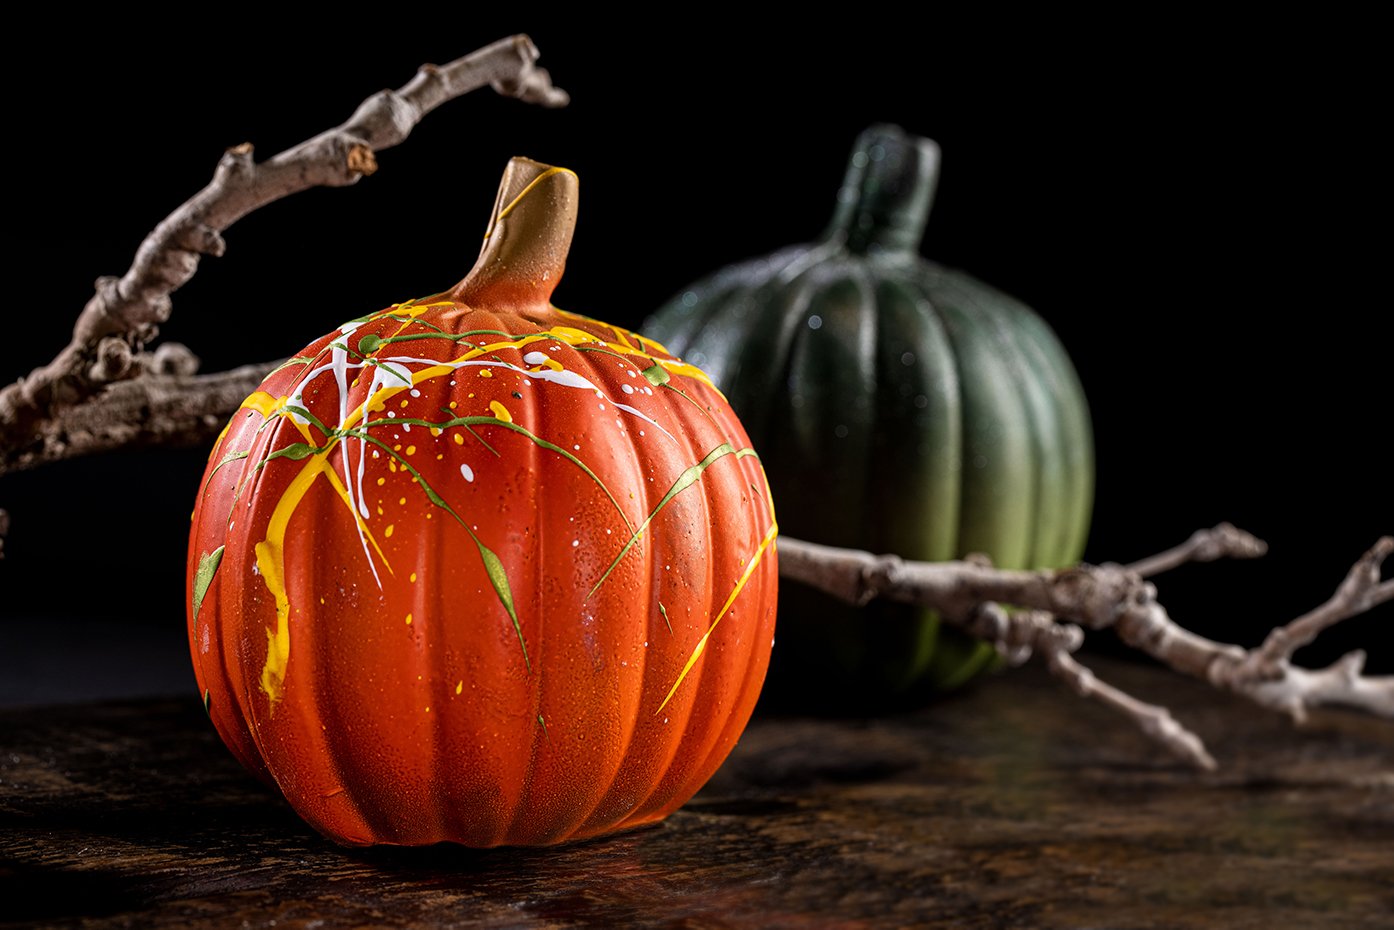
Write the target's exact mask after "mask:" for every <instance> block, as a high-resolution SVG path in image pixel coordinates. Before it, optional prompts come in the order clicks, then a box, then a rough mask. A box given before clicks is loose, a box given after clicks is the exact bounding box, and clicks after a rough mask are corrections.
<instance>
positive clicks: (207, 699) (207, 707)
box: [203, 688, 213, 717]
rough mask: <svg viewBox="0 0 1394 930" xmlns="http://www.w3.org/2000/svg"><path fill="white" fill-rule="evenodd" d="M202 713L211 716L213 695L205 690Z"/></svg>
mask: <svg viewBox="0 0 1394 930" xmlns="http://www.w3.org/2000/svg"><path fill="white" fill-rule="evenodd" d="M203 712H204V714H205V715H207V716H209V717H211V716H213V694H212V693H211V692H210V691H209V690H208V689H207V688H204V689H203Z"/></svg>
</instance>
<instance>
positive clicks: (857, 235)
mask: <svg viewBox="0 0 1394 930" xmlns="http://www.w3.org/2000/svg"><path fill="white" fill-rule="evenodd" d="M938 184H939V146H937V145H935V144H934V143H933V142H932V141H930V140H929V139H924V138H921V137H920V136H913V135H910V134H909V133H907V132H905V131H904V130H903V129H901V128H900V127H899V126H891V125H880V126H872V127H870V128H868V129H866V130H864V131H863V132H862V134H861V135H860V136H858V137H857V142H856V144H855V145H854V146H853V147H852V159H851V161H849V162H848V163H847V174H846V176H845V177H844V178H843V181H842V189H841V190H839V191H838V194H837V210H836V212H834V213H833V219H832V222H831V223H830V224H828V229H827V232H825V233H824V234H823V238H824V239H825V240H831V241H840V242H842V243H843V245H844V246H845V248H846V249H847V250H848V251H849V252H852V253H853V254H856V255H871V254H876V253H878V252H910V253H918V252H919V249H920V241H921V240H922V239H923V238H924V230H925V225H926V224H927V223H928V222H929V210H930V207H931V206H932V205H933V203H934V190H935V188H936V187H937V186H938Z"/></svg>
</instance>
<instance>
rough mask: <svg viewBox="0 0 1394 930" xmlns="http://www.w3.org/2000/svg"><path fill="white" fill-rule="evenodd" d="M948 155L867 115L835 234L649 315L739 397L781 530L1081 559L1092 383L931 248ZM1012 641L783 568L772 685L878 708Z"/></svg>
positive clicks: (1040, 559) (1056, 347)
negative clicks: (942, 161)
mask: <svg viewBox="0 0 1394 930" xmlns="http://www.w3.org/2000/svg"><path fill="white" fill-rule="evenodd" d="M938 164H939V150H938V147H937V146H936V145H935V144H934V143H933V142H931V141H929V140H928V139H922V138H918V137H915V136H910V135H907V134H906V133H904V132H902V131H901V130H900V129H899V128H897V127H894V126H877V127H873V128H871V129H868V130H867V131H866V132H864V133H862V135H861V137H860V138H859V139H858V140H857V144H856V146H855V148H854V149H853V153H852V159H851V162H850V164H849V166H848V169H847V176H846V180H845V182H844V184H843V187H842V189H841V191H840V192H839V194H838V204H837V209H836V213H835V214H834V217H833V221H832V224H831V226H830V227H829V229H828V231H827V233H826V234H825V235H824V236H823V238H822V239H821V240H819V241H818V242H815V243H812V244H809V245H801V246H795V247H793V248H790V249H786V250H783V251H780V252H776V253H775V254H773V255H771V256H769V257H766V258H761V259H757V260H755V261H751V262H746V263H743V264H739V265H735V266H732V267H729V268H726V269H724V270H722V271H720V272H717V273H716V274H714V275H712V276H711V277H709V278H706V279H705V280H703V281H700V282H698V283H696V284H694V285H693V286H692V287H690V288H688V289H687V290H686V291H684V292H683V293H682V294H681V295H679V296H678V297H677V298H675V299H674V300H673V301H671V302H670V303H669V304H667V305H666V306H664V307H663V308H662V309H660V310H659V311H658V313H657V314H656V315H655V316H653V317H652V318H651V319H650V320H649V321H648V322H647V324H646V325H645V328H644V332H645V334H646V335H648V336H651V337H652V338H654V339H657V340H659V341H660V342H663V343H665V344H666V345H667V346H668V348H669V349H671V350H672V351H673V352H674V353H676V354H678V355H681V356H682V357H684V358H685V359H686V360H687V361H689V362H692V363H693V364H696V365H698V366H700V367H702V368H704V369H705V370H706V371H707V372H708V373H709V374H710V375H711V376H712V378H713V380H714V381H715V382H716V383H717V385H718V386H719V387H720V388H721V390H722V391H724V392H725V393H726V395H727V397H728V398H729V399H730V401H731V405H732V406H733V407H734V408H735V410H736V412H737V413H738V415H739V416H740V418H741V420H742V422H743V423H744V424H745V427H746V429H747V431H748V432H749V434H750V437H751V440H752V443H753V445H754V447H755V448H756V449H757V450H758V451H759V454H760V458H761V460H762V462H763V463H764V467H765V471H766V473H767V475H768V476H769V481H770V486H771V489H772V491H773V493H774V498H775V508H776V511H777V513H778V517H779V522H780V530H781V532H782V533H784V534H785V535H788V536H794V537H798V538H800V539H806V540H809V541H811V542H819V543H827V544H830V545H837V546H848V547H853V548H857V549H867V550H870V551H872V552H878V553H884V552H894V553H897V554H899V555H901V556H903V557H905V558H907V559H923V560H929V561H942V560H946V559H954V558H961V557H963V556H965V555H967V554H969V553H975V552H980V553H985V554H987V555H988V556H990V557H991V558H992V560H993V562H994V563H995V564H997V565H998V566H1001V567H1004V568H1029V567H1053V566H1060V565H1066V564H1069V563H1072V562H1074V561H1076V560H1077V559H1078V558H1079V555H1080V553H1081V551H1082V550H1083V547H1084V540H1085V535H1086V533H1087V531H1088V527H1089V515H1090V508H1091V505H1092V498H1093V485H1094V466H1093V444H1092V438H1091V433H1090V427H1089V414H1088V410H1087V408H1086V406H1085V402H1084V396H1083V393H1082V391H1081V389H1080V385H1079V381H1078V378H1077V377H1076V375H1075V372H1074V369H1073V368H1072V367H1071V365H1070V362H1069V359H1068V358H1067V356H1066V355H1065V352H1064V350H1063V349H1062V348H1061V346H1060V343H1059V341H1058V340H1057V339H1056V337H1055V335H1054V334H1053V333H1052V332H1051V331H1050V329H1049V327H1047V326H1046V324H1045V323H1044V322H1043V321H1042V320H1041V319H1040V318H1039V317H1038V316H1036V314H1034V313H1033V312H1032V311H1031V310H1030V309H1029V308H1028V307H1026V306H1025V305H1023V304H1021V303H1020V302H1018V301H1016V300H1014V299H1012V298H1011V297H1008V296H1007V295H1005V294H1003V293H1001V292H1000V291H997V290H994V289H993V288H991V287H989V286H987V285H986V284H983V283H982V282H980V281H977V280H975V279H974V278H971V277H969V276H968V275H966V274H963V273H961V272H957V271H952V270H949V269H945V268H941V267H940V266H938V265H935V264H932V263H931V262H928V261H926V260H925V259H923V258H921V257H920V255H919V254H918V249H919V245H920V240H921V237H922V235H923V232H924V227H925V223H926V221H927V219H928V215H929V208H930V203H931V200H932V198H933V194H934V188H935V183H936V180H937V173H938ZM994 658H995V653H994V652H993V650H992V649H991V648H989V647H988V646H986V645H984V644H982V643H979V642H976V641H974V640H972V639H970V638H968V637H967V636H965V635H963V634H960V633H958V632H957V631H956V630H952V629H948V628H941V627H940V625H939V623H938V621H937V619H936V617H935V616H934V615H933V613H931V612H928V611H922V610H918V609H916V608H912V607H908V606H904V605H898V604H887V603H876V604H873V605H871V606H869V607H866V608H860V609H857V608H850V607H847V606H845V605H842V604H840V603H837V602H835V601H833V600H832V599H831V598H829V597H827V596H826V595H822V594H820V593H817V592H814V591H812V590H811V589H807V588H804V587H803V586H800V585H784V586H782V587H781V591H780V607H779V626H778V642H777V645H776V649H775V651H774V660H773V665H772V666H771V674H770V680H769V683H768V684H767V686H766V689H767V694H770V695H771V696H772V697H774V699H775V701H776V702H778V701H779V699H780V697H781V696H782V697H786V698H791V699H794V700H797V701H798V702H799V704H800V706H809V704H810V703H811V704H813V705H822V706H824V707H825V708H829V707H832V708H849V709H850V708H856V709H862V708H865V707H868V706H884V705H885V704H886V703H887V701H895V700H897V699H899V700H903V699H905V698H907V697H910V696H919V695H921V694H923V693H924V692H926V691H928V690H933V689H945V688H952V687H955V686H957V685H959V684H961V683H963V682H965V681H967V680H968V679H969V678H971V677H972V676H973V675H975V674H976V673H978V672H979V671H981V670H983V669H984V668H986V667H988V666H990V665H992V664H993V661H994Z"/></svg>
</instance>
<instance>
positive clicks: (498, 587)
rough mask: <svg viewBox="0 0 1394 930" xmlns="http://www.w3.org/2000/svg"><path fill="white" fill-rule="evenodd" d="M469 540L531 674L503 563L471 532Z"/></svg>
mask: <svg viewBox="0 0 1394 930" xmlns="http://www.w3.org/2000/svg"><path fill="white" fill-rule="evenodd" d="M465 529H469V527H465ZM470 538H472V539H473V540H474V544H475V545H476V546H477V547H479V557H480V558H481V559H483V560H484V571H485V572H487V573H488V575H489V583H490V584H492V585H493V586H494V593H495V594H497V595H498V598H499V601H500V602H502V604H503V609H504V610H506V611H508V618H509V619H510V620H512V621H513V632H514V633H516V634H518V645H519V646H521V647H523V664H524V665H525V666H527V669H528V671H529V672H531V671H532V660H531V659H529V658H528V644H527V642H526V641H525V640H524V639H523V627H522V624H520V623H519V622H518V612H517V611H516V610H514V609H513V589H512V588H510V587H509V586H508V573H507V572H505V571H504V570H503V563H502V562H500V561H499V557H498V556H497V555H495V554H494V550H492V549H490V548H489V547H488V546H486V545H484V543H483V542H481V541H480V539H479V537H478V536H475V535H474V531H473V530H470Z"/></svg>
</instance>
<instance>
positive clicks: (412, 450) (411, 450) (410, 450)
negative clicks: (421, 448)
mask: <svg viewBox="0 0 1394 930" xmlns="http://www.w3.org/2000/svg"><path fill="white" fill-rule="evenodd" d="M415 454H416V446H407V455H415Z"/></svg>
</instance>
